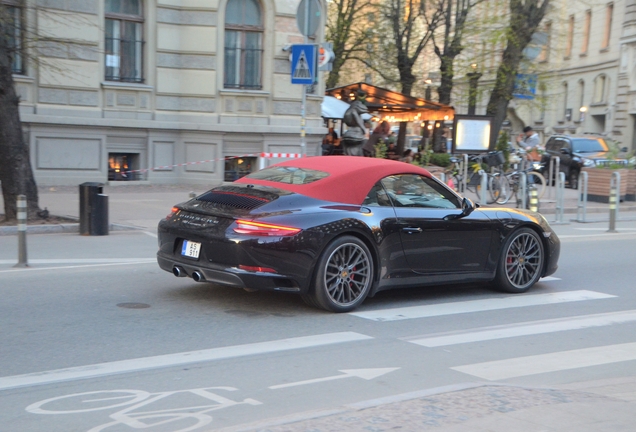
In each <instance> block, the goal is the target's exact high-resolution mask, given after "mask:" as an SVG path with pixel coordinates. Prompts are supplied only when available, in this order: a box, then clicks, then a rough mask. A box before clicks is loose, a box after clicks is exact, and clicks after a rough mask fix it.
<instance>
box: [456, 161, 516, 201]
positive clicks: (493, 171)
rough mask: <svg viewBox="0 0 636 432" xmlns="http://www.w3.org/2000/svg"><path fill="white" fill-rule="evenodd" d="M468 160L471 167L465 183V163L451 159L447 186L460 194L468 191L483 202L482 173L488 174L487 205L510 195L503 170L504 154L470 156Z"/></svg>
mask: <svg viewBox="0 0 636 432" xmlns="http://www.w3.org/2000/svg"><path fill="white" fill-rule="evenodd" d="M468 160H469V162H470V163H471V165H470V167H468V169H467V170H466V171H467V174H466V181H465V182H464V167H463V162H462V161H461V160H460V159H459V158H456V157H451V158H450V161H451V165H450V167H449V169H447V170H446V171H445V174H446V179H447V180H446V184H447V185H448V186H449V187H451V188H452V189H453V190H455V192H458V193H460V194H465V192H466V191H468V192H471V193H472V194H474V195H475V196H476V197H477V198H478V199H479V200H481V174H482V172H486V176H487V180H486V185H487V190H488V197H487V198H486V204H493V203H495V202H497V200H499V199H501V198H502V197H504V196H506V197H507V196H508V195H509V185H508V182H507V179H506V178H505V177H504V175H503V170H502V169H501V167H502V165H503V153H502V152H489V153H487V154H483V155H473V156H470V157H469V158H468ZM484 165H486V166H488V167H489V168H490V172H488V170H484V168H485V166H484ZM464 186H465V190H464Z"/></svg>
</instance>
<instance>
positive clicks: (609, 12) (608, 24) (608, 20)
mask: <svg viewBox="0 0 636 432" xmlns="http://www.w3.org/2000/svg"><path fill="white" fill-rule="evenodd" d="M613 15H614V3H608V4H607V6H606V7H605V37H604V39H603V47H602V49H606V48H609V44H610V38H611V36H612V16H613Z"/></svg>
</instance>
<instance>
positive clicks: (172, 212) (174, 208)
mask: <svg viewBox="0 0 636 432" xmlns="http://www.w3.org/2000/svg"><path fill="white" fill-rule="evenodd" d="M178 211H179V209H178V208H177V207H172V210H170V214H169V215H168V216H166V219H170V218H171V217H172V216H174V214H175V213H176V212H178Z"/></svg>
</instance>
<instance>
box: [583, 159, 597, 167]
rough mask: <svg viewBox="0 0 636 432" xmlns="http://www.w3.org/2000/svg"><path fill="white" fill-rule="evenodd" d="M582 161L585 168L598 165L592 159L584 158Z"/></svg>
mask: <svg viewBox="0 0 636 432" xmlns="http://www.w3.org/2000/svg"><path fill="white" fill-rule="evenodd" d="M581 161H582V162H583V166H584V167H593V166H594V165H596V164H595V163H594V161H593V160H592V159H585V158H583V159H581Z"/></svg>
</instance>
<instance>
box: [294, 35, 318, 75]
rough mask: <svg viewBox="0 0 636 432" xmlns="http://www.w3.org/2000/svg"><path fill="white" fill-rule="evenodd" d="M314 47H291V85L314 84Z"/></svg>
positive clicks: (315, 60) (315, 59) (315, 56)
mask: <svg viewBox="0 0 636 432" xmlns="http://www.w3.org/2000/svg"><path fill="white" fill-rule="evenodd" d="M317 52H318V50H317V49H316V45H292V59H291V83H292V84H305V85H312V84H314V83H315V82H316V66H317V63H318V62H317Z"/></svg>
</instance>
